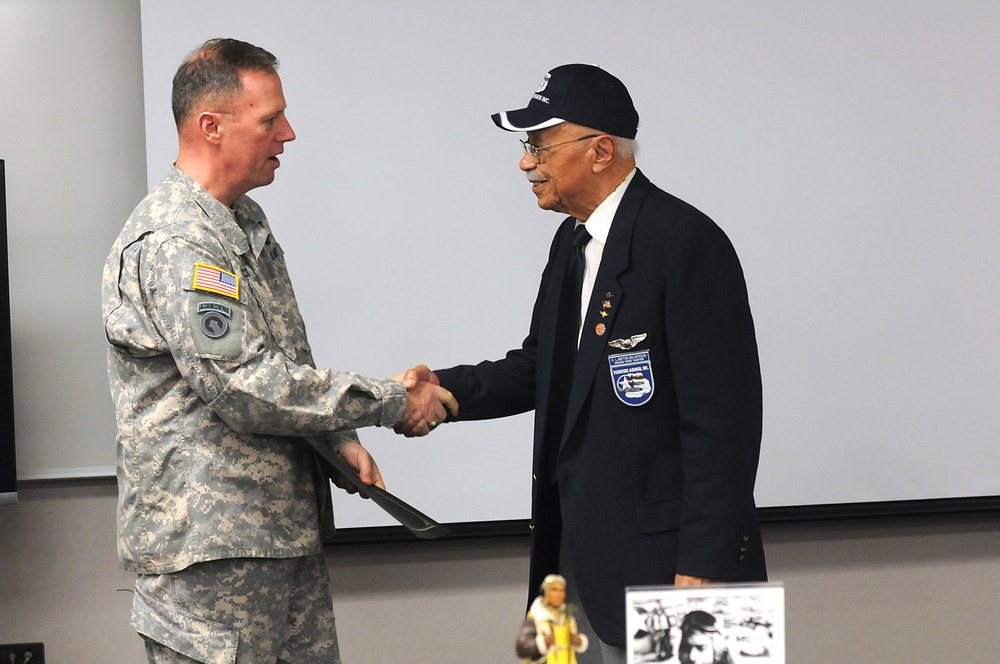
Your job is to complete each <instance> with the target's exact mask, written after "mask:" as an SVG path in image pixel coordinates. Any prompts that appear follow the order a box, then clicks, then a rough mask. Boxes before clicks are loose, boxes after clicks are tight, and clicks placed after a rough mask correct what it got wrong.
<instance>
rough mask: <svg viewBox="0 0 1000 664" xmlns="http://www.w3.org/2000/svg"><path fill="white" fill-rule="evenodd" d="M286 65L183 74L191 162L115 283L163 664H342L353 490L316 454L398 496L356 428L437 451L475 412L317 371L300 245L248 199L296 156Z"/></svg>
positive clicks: (221, 43)
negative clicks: (281, 71)
mask: <svg viewBox="0 0 1000 664" xmlns="http://www.w3.org/2000/svg"><path fill="white" fill-rule="evenodd" d="M276 67H277V60H276V59H275V58H274V56H273V55H271V54H270V53H268V52H267V51H264V50H263V49H260V48H258V47H255V46H252V45H250V44H246V43H243V42H238V41H235V40H211V41H209V42H206V43H205V44H204V45H203V46H202V47H201V48H200V49H199V50H197V51H195V53H194V54H192V55H191V56H190V57H189V58H188V59H187V60H186V61H185V62H184V64H182V65H181V68H180V69H179V70H178V73H177V75H176V76H175V78H174V93H173V106H174V117H175V120H176V122H177V126H178V134H179V138H180V150H179V154H178V158H177V162H176V164H175V165H174V166H173V167H172V168H171V169H170V172H169V173H168V175H167V177H166V179H164V180H163V182H162V183H161V184H160V185H159V186H158V187H156V189H154V190H153V191H152V192H151V193H150V194H149V195H148V196H147V197H146V198H145V199H144V200H143V201H142V202H141V203H140V204H139V206H138V207H137V208H136V209H135V211H134V212H133V213H132V215H131V217H130V218H129V220H128V222H127V223H126V224H125V227H124V229H123V230H122V232H121V234H120V235H119V237H118V239H117V241H116V242H115V244H114V247H113V248H112V250H111V254H110V256H109V258H108V262H107V265H106V267H105V270H104V279H103V314H104V322H105V330H106V333H107V337H108V341H109V343H110V348H109V360H108V373H109V379H110V383H111V392H112V397H113V399H114V402H115V407H116V413H117V421H118V484H119V501H118V552H119V557H120V560H121V563H122V565H123V567H125V569H128V570H131V571H134V572H136V573H137V574H138V580H137V583H136V593H135V602H134V607H133V614H132V623H133V626H134V627H135V629H136V630H137V631H138V632H139V634H140V635H142V636H143V637H144V639H145V641H146V652H147V656H148V658H149V661H150V662H190V661H197V662H219V663H222V662H226V663H228V664H232V663H234V662H235V663H237V664H247V663H251V662H252V663H258V662H296V664H303V663H306V664H307V663H310V662H316V663H319V662H323V663H324V664H327V663H330V662H339V661H340V657H339V654H338V647H337V637H336V630H335V625H334V617H333V608H332V603H331V596H330V589H329V580H328V577H327V570H326V566H325V564H324V562H323V558H322V549H321V542H322V532H324V531H325V530H326V529H330V528H332V527H333V514H332V505H331V503H330V496H329V493H330V492H329V486H330V485H329V482H328V478H332V479H334V481H337V479H338V476H337V474H336V471H335V470H333V469H332V467H329V466H328V465H327V464H326V463H325V462H324V461H322V460H321V458H320V457H319V456H318V455H317V454H316V453H315V452H314V451H313V450H312V448H311V447H310V446H309V444H308V443H307V442H306V441H305V440H303V439H304V438H309V439H310V440H311V441H313V443H315V444H321V445H328V446H330V447H331V448H333V449H334V450H335V451H338V452H339V454H340V455H341V457H342V458H344V459H345V460H347V461H348V462H349V463H350V464H351V465H353V466H354V467H355V468H356V469H357V470H358V471H359V473H360V475H361V477H362V479H363V480H365V481H366V482H367V483H369V484H371V483H375V484H378V485H379V486H383V485H382V480H381V478H380V476H379V474H378V468H377V466H376V465H375V463H374V460H373V459H372V458H371V456H370V455H369V454H368V453H367V451H365V449H364V448H363V447H362V446H361V445H360V443H359V442H358V439H357V435H356V433H355V431H354V430H355V429H357V428H359V427H363V426H383V427H393V428H395V429H396V430H397V431H399V432H401V433H406V434H407V435H423V434H425V433H427V432H428V431H429V430H430V428H433V426H435V425H436V422H437V421H441V420H443V418H444V416H445V407H444V405H445V404H447V405H448V407H449V408H451V409H454V408H457V404H455V403H454V399H453V398H452V397H451V395H450V393H448V392H447V391H445V390H443V389H442V388H440V387H437V386H436V385H433V384H431V383H429V382H426V381H414V380H412V377H411V376H408V377H407V385H406V387H404V385H403V383H402V382H400V381H401V380H402V375H400V376H397V378H396V379H394V380H390V379H372V378H365V377H363V376H359V375H357V374H354V373H345V372H337V371H331V370H317V369H316V368H314V364H313V359H312V356H311V353H310V349H309V342H308V341H307V339H306V334H305V328H304V326H303V322H302V319H301V317H300V315H299V310H298V307H297V305H296V301H295V295H294V293H293V291H292V285H291V282H290V281H289V278H288V273H287V271H286V268H285V262H284V258H283V255H282V251H281V247H280V246H279V245H278V244H277V242H276V241H275V239H274V237H273V236H272V235H271V229H270V226H269V224H268V221H267V219H266V218H265V216H264V213H263V212H262V210H261V208H260V207H259V206H257V204H256V203H254V202H253V201H252V200H250V199H249V198H247V197H246V196H245V194H246V192H248V191H249V190H250V189H253V188H255V187H258V186H263V185H266V184H269V183H270V182H271V181H272V180H273V179H274V172H275V169H276V168H277V167H278V160H277V155H278V154H280V153H281V152H282V149H283V145H284V143H285V142H287V141H291V140H294V138H295V134H294V132H292V129H291V126H290V125H289V123H288V120H287V119H286V118H285V116H284V108H285V101H284V96H283V94H282V91H281V82H280V79H279V78H278V75H277V73H276ZM421 377H422V378H426V374H423V375H421ZM341 479H342V478H341ZM345 486H347V485H346V484H345Z"/></svg>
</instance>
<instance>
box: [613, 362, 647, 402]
mask: <svg viewBox="0 0 1000 664" xmlns="http://www.w3.org/2000/svg"><path fill="white" fill-rule="evenodd" d="M608 364H609V365H610V368H611V384H612V386H613V387H614V390H615V396H617V397H618V400H619V401H621V402H622V403H623V404H625V405H626V406H641V405H643V404H645V403H648V402H649V400H650V399H652V398H653V364H652V362H650V360H649V351H648V350H643V351H637V352H634V353H618V354H617V355H609V356H608Z"/></svg>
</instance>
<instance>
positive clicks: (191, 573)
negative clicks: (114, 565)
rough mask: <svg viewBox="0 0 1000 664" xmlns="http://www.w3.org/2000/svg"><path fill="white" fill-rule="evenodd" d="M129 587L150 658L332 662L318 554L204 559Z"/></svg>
mask: <svg viewBox="0 0 1000 664" xmlns="http://www.w3.org/2000/svg"><path fill="white" fill-rule="evenodd" d="M135 587H136V593H135V601H134V605H133V608H132V626H133V627H134V628H135V630H136V631H137V632H138V633H139V634H140V636H142V637H143V639H144V640H145V642H146V656H147V658H148V659H149V662H150V664H181V663H185V664H190V663H191V662H204V663H211V664H283V663H288V664H291V663H293V662H294V663H295V664H340V652H339V648H338V645H337V629H336V624H335V623H334V617H333V601H332V598H331V595H330V579H329V576H328V574H327V569H326V565H325V564H324V562H323V556H322V554H319V555H314V556H304V557H298V558H284V559H275V558H233V559H225V560H215V561H209V562H204V563H198V564H195V565H191V566H190V567H188V568H186V569H183V570H181V571H179V572H174V573H171V574H152V575H140V576H139V577H138V579H137V580H136V585H135Z"/></svg>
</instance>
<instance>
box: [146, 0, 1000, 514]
mask: <svg viewBox="0 0 1000 664" xmlns="http://www.w3.org/2000/svg"><path fill="white" fill-rule="evenodd" d="M997 34H1000V4H997V3H995V2H987V1H982V2H962V3H948V2H928V1H921V2H903V1H902V0H899V1H884V2H875V3H872V2H860V1H849V2H839V3H802V2H793V1H781V2H778V1H764V2H752V3H751V2H702V3H691V2H675V1H664V2H653V1H649V2H637V1H628V0H625V1H618V2H614V3H611V2H597V1H590V2H565V1H564V2H545V3H535V2H518V1H515V2H503V3H479V2H464V1H458V0H454V1H450V2H446V1H429V2H420V3H416V2H408V3H407V2H388V1H373V2H354V3H341V2H318V1H315V2H287V3H279V4H276V3H274V2H261V1H259V0H239V1H235V0H233V1H211V0H198V1H197V2H194V1H191V0H170V1H166V0H144V1H143V2H142V42H143V72H144V85H145V108H146V150H147V160H148V177H149V182H150V186H153V185H154V184H155V183H156V182H158V181H159V180H160V179H161V178H162V176H163V175H164V173H165V172H166V169H167V167H168V166H169V165H170V163H171V161H172V160H173V158H174V157H175V156H176V133H175V130H174V126H173V121H172V119H171V116H170V111H169V108H170V100H169V95H170V81H171V78H172V76H173V73H174V71H175V70H176V68H177V65H178V64H179V63H180V62H181V60H182V59H183V57H184V56H185V55H186V54H187V53H188V52H190V51H191V50H192V49H194V48H195V47H196V46H198V45H199V44H200V43H201V42H203V41H204V40H205V39H208V38H210V37H236V38H239V39H243V40H246V41H250V42H253V43H255V44H258V45H260V46H264V47H265V48H267V49H268V50H270V51H272V52H273V53H274V54H275V55H277V56H278V58H279V59H280V61H281V67H280V70H279V71H280V74H281V77H282V81H283V84H284V91H285V96H286V99H287V101H288V104H289V106H288V111H287V113H288V117H289V119H290V121H291V123H292V126H293V128H294V129H295V131H296V133H297V139H296V140H295V141H294V142H292V143H289V144H288V145H287V146H286V150H285V153H284V155H283V156H282V165H281V168H280V169H279V171H278V173H277V178H276V180H275V182H274V184H272V185H271V186H269V187H266V188H263V189H258V190H256V191H254V192H252V193H251V196H252V197H254V198H255V199H256V200H258V202H260V203H261V204H262V205H263V206H264V209H265V211H266V212H267V213H268V217H269V219H270V221H271V224H272V226H273V228H274V231H275V234H276V236H277V238H278V240H279V241H280V242H281V243H282V245H283V246H284V248H285V252H286V256H287V259H288V263H289V266H290V270H291V273H292V278H293V280H294V282H295V286H296V290H297V293H298V297H299V302H300V305H301V309H302V312H303V315H304V317H305V320H306V323H307V327H308V331H309V335H310V339H311V342H312V346H313V349H314V354H315V357H316V360H317V362H318V363H319V365H320V366H324V367H334V368H337V369H342V370H352V371H357V372H360V373H363V374H367V375H375V376H391V375H393V374H395V373H397V372H398V371H400V370H402V369H404V368H406V367H409V366H412V365H413V364H415V363H426V364H428V365H430V366H432V367H443V366H450V365H452V364H456V363H470V362H477V361H479V360H482V359H495V358H498V357H501V356H502V355H503V354H504V353H505V352H506V351H507V350H508V349H510V348H513V347H516V346H518V345H519V344H520V342H521V340H522V338H523V337H524V335H525V333H526V332H527V328H528V320H529V315H530V309H531V306H532V304H533V301H534V297H535V294H536V289H537V285H538V279H539V276H540V274H541V270H542V268H543V266H544V262H545V258H546V254H547V250H548V246H549V242H550V240H551V237H552V234H553V233H554V231H555V229H556V226H557V224H558V222H559V221H560V219H561V217H560V216H559V215H556V214H554V213H550V212H545V211H542V210H539V209H538V208H537V206H536V204H535V199H534V196H533V195H532V194H531V192H530V190H529V188H528V186H527V184H526V181H525V179H524V176H523V174H521V173H520V172H519V171H518V168H517V162H518V159H519V157H520V154H521V146H520V145H519V144H518V142H517V139H518V138H523V135H517V134H510V133H506V132H502V131H500V130H499V129H497V128H496V127H495V126H494V125H493V123H492V122H491V121H490V118H489V116H490V114H491V113H493V112H496V111H500V110H507V109H512V108H520V107H522V106H523V105H524V104H525V103H526V102H527V101H528V99H529V97H530V96H531V94H532V93H533V92H534V89H535V87H536V86H537V84H538V83H539V81H540V80H541V78H542V75H543V74H544V73H545V72H546V71H547V70H548V69H550V68H552V67H554V66H557V65H560V64H565V63H568V62H588V63H595V64H599V65H601V66H602V67H604V68H605V69H607V70H609V71H611V72H612V73H614V74H616V75H617V76H619V77H620V78H621V79H622V80H623V81H624V82H625V83H626V85H627V86H628V87H629V89H630V90H631V92H632V94H633V97H634V100H635V103H636V106H637V108H638V110H639V114H640V119H641V120H640V127H639V135H638V139H639V141H640V153H639V158H638V162H639V166H640V168H641V169H642V170H643V172H644V173H645V174H646V175H648V176H649V177H650V179H652V180H653V182H654V183H656V184H658V185H659V186H660V187H662V188H664V189H666V190H667V191H669V192H671V193H673V194H675V195H677V196H679V197H681V198H683V199H685V200H687V201H688V202H690V203H692V204H693V205H695V206H696V207H699V208H700V209H702V210H703V211H705V212H706V213H707V214H708V215H709V216H711V217H712V218H713V219H714V220H715V221H716V222H717V223H718V224H719V225H720V226H722V227H723V228H724V229H725V230H726V232H727V233H728V234H729V236H730V237H731V239H732V240H733V243H734V244H735V246H736V249H737V251H738V252H739V254H740V257H741V260H742V263H743V267H744V271H745V273H746V277H747V282H748V287H749V291H750V301H751V306H752V307H753V311H754V318H755V321H756V325H757V335H758V342H759V346H760V356H761V363H762V370H763V381H764V408H765V417H764V438H763V446H762V454H761V461H760V468H759V473H758V483H757V492H756V493H757V500H758V504H759V505H760V506H761V507H762V508H767V509H765V510H764V512H765V515H766V514H767V513H768V512H769V511H770V512H772V513H774V514H776V515H777V514H780V513H782V512H781V511H782V510H796V509H803V508H804V509H805V510H806V511H805V512H804V514H809V513H812V514H821V513H823V510H824V508H825V509H827V510H829V509H833V511H834V513H837V514H844V513H847V512H850V511H851V509H852V508H854V507H857V506H876V508H877V506H878V505H897V506H899V507H900V508H901V509H903V510H905V509H912V508H913V506H914V505H917V506H919V505H930V506H932V507H930V508H929V509H934V508H933V505H939V504H942V501H943V503H944V504H946V505H947V504H952V505H955V504H969V503H968V501H972V502H973V503H975V504H980V503H981V502H982V501H986V502H988V503H990V504H991V505H994V506H995V505H996V502H995V501H996V497H997V496H998V495H1000V419H998V417H997V402H998V397H1000V351H998V348H997V342H996V339H997V330H998V328H1000V270H998V259H997V254H998V251H1000V218H998V217H1000V195H998V183H1000V123H998V121H997V118H998V115H997V109H1000V86H998V83H997V72H998V71H1000V39H997ZM362 440H363V442H365V444H366V445H367V446H368V447H369V448H370V449H371V450H372V452H373V453H374V454H375V456H376V458H377V459H378V462H379V464H380V467H381V469H382V472H383V474H384V476H385V478H386V482H387V484H388V487H389V489H390V491H392V492H393V493H395V494H396V495H398V496H399V497H400V498H402V499H403V500H406V501H408V502H410V503H412V504H413V505H415V506H416V507H417V508H418V509H420V510H421V511H423V512H425V513H426V514H428V515H430V516H431V517H433V518H434V519H436V520H438V521H440V522H443V523H448V524H463V525H467V524H478V525H479V526H481V527H482V528H483V531H484V532H494V531H501V530H503V529H504V528H505V527H506V525H510V524H514V523H522V522H523V520H524V519H526V518H528V516H529V501H530V497H529V491H530V471H531V469H530V446H531V416H530V414H528V415H522V416H520V417H517V418H512V419H509V420H497V421H492V422H477V423H461V424H453V425H448V426H446V427H442V428H441V429H439V430H438V431H436V432H435V433H434V434H432V435H431V436H428V437H427V438H423V439H404V438H400V437H396V436H394V435H393V434H392V433H391V432H388V431H384V430H365V431H364V432H363V433H362ZM623 481H628V478H623ZM955 501H957V502H955ZM907 506H909V508H908V507H907ZM918 509H919V507H918ZM336 510H337V520H338V526H339V527H341V528H347V529H355V530H356V531H358V532H361V531H364V530H371V531H376V530H379V529H383V527H387V526H393V525H395V522H394V521H393V520H392V519H391V518H390V517H388V516H387V515H385V514H383V513H382V512H381V511H380V510H379V509H378V508H377V507H375V506H374V505H372V504H370V503H367V502H365V501H361V500H359V499H358V498H357V497H354V496H346V495H345V494H342V493H340V494H338V495H337V497H336ZM810 510H812V512H810ZM388 530H390V531H391V530H392V529H388Z"/></svg>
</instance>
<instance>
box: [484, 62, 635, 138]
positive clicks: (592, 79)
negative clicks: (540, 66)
mask: <svg viewBox="0 0 1000 664" xmlns="http://www.w3.org/2000/svg"><path fill="white" fill-rule="evenodd" d="M492 117H493V122H495V123H496V125H497V126H498V127H500V128H501V129H506V130H507V131H535V130H537V129H544V128H546V127H552V126H554V125H557V124H560V123H562V122H572V123H573V124H578V125H583V126H584V127H590V128H591V129H596V130H598V131H600V132H603V133H605V134H611V135H612V136H620V137H622V138H635V134H636V131H637V130H638V128H639V114H638V113H637V112H636V110H635V106H634V105H633V104H632V97H631V95H629V93H628V89H626V87H625V84H624V83H622V82H621V81H619V80H618V79H617V78H615V77H614V76H612V75H611V74H609V73H608V72H606V71H604V70H603V69H601V68H600V67H597V66H595V65H581V64H572V65H562V66H561V67H556V68H555V69H552V70H551V71H549V72H548V73H547V74H545V78H543V79H542V82H541V83H540V84H539V85H538V89H537V90H535V94H533V95H532V96H531V101H529V102H528V106H527V107H526V108H522V109H519V110H516V111H505V112H501V113H494V114H493V116H492Z"/></svg>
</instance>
